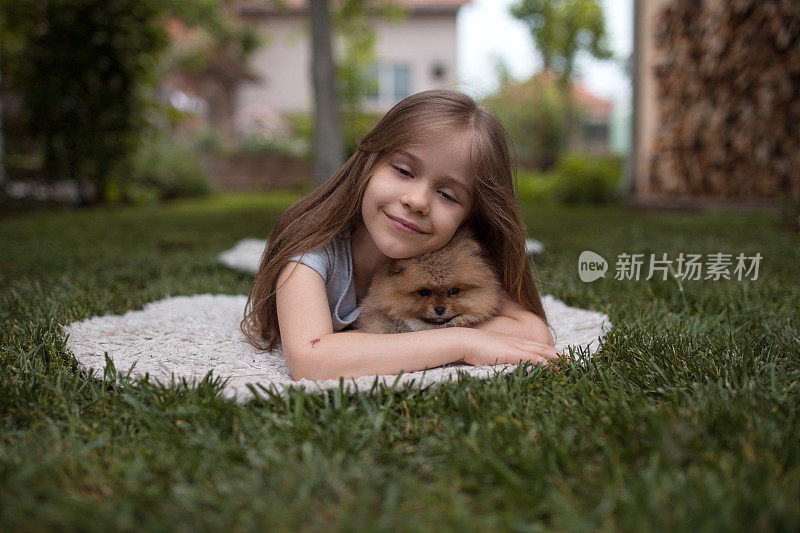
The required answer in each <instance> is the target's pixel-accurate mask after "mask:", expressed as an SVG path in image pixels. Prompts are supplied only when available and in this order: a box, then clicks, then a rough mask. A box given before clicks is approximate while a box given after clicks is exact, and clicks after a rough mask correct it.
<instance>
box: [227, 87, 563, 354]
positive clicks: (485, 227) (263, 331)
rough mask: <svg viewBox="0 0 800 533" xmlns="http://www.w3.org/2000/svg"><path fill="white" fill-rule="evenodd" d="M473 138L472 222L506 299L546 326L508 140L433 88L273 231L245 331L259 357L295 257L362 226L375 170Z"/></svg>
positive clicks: (466, 105) (274, 333) (392, 114)
mask: <svg viewBox="0 0 800 533" xmlns="http://www.w3.org/2000/svg"><path fill="white" fill-rule="evenodd" d="M456 131H466V132H469V133H471V137H472V146H471V147H470V163H471V165H470V167H471V168H472V170H473V178H474V182H475V188H474V205H473V211H472V214H471V215H470V217H469V219H468V222H467V223H469V224H470V225H471V227H472V230H473V231H474V233H475V236H476V238H477V239H478V240H479V241H481V243H482V245H483V246H484V248H485V250H486V252H487V253H488V254H489V257H490V259H491V260H492V262H493V263H494V266H495V268H496V269H497V272H498V273H499V275H500V281H501V283H502V285H503V287H504V288H505V290H506V291H508V294H509V295H511V297H512V298H513V299H514V300H515V301H517V302H518V303H519V304H520V305H522V306H523V307H525V308H526V309H528V310H529V311H531V312H532V313H534V314H536V315H537V316H539V317H540V318H541V319H542V320H544V321H545V323H546V324H547V325H548V327H549V323H548V322H547V317H546V316H545V312H544V307H543V306H542V301H541V299H540V297H539V292H538V291H537V289H536V284H535V282H534V279H533V275H532V273H531V265H530V264H529V263H528V258H527V255H526V254H525V229H524V227H523V224H522V219H521V218H520V216H519V210H518V209H517V201H516V188H517V186H516V160H515V157H514V155H513V152H512V151H511V150H510V148H509V146H510V143H509V139H508V133H507V132H506V130H505V128H504V127H503V125H502V124H501V123H500V121H499V120H498V119H497V117H495V116H494V115H493V114H492V113H491V112H490V111H488V110H486V109H484V108H482V107H479V106H478V105H477V104H476V103H475V101H474V100H473V99H472V98H470V97H469V96H467V95H466V94H463V93H461V92H458V91H452V90H446V89H435V90H430V91H423V92H420V93H417V94H414V95H411V96H409V97H408V98H405V99H404V100H401V101H400V102H398V103H397V104H395V106H394V107H392V108H391V109H390V110H389V111H388V112H387V113H386V115H384V116H383V118H381V119H380V121H378V123H377V124H376V125H375V127H374V128H373V129H372V131H370V132H369V133H368V134H366V135H365V136H364V137H363V138H362V139H361V141H360V142H359V143H358V149H357V150H356V152H355V153H354V154H353V155H352V157H350V159H348V160H347V162H346V163H345V164H344V165H343V166H342V168H340V169H339V171H338V172H336V174H334V175H333V177H331V178H330V179H329V180H328V181H326V182H325V183H323V184H322V185H320V186H319V187H317V188H316V189H314V190H313V191H312V192H311V194H309V195H308V196H306V197H305V198H303V199H301V200H299V201H298V202H296V203H295V204H294V205H292V206H291V207H290V208H289V209H287V210H286V212H285V213H284V214H283V215H282V216H281V217H280V219H279V220H278V222H277V224H275V227H274V228H273V229H272V232H271V233H270V235H269V241H268V245H267V248H266V250H264V254H263V255H262V257H261V265H260V267H259V269H258V274H257V275H256V279H255V282H254V283H253V288H252V290H251V291H250V296H249V297H248V299H247V305H246V306H245V311H244V319H243V320H242V323H241V329H242V332H243V333H244V334H245V336H246V337H247V339H248V341H249V342H250V344H252V345H253V346H254V347H255V348H257V349H260V350H273V349H275V348H276V347H277V345H278V343H279V342H280V329H279V327H278V311H277V306H276V298H275V293H276V287H275V286H276V284H277V280H278V276H279V274H280V272H281V270H282V268H283V267H284V266H285V265H286V264H287V262H288V261H289V259H290V258H292V257H294V256H295V255H298V254H302V253H304V252H308V251H310V250H314V249H316V248H318V247H320V246H322V245H324V244H325V243H327V242H328V241H330V240H331V239H332V238H333V237H334V236H335V235H336V234H337V233H339V232H340V231H342V230H343V229H344V228H345V227H347V228H348V229H349V230H350V231H351V232H352V231H354V230H355V229H356V227H358V224H359V223H360V222H361V202H362V199H363V197H364V189H365V188H366V186H367V182H368V181H369V179H370V177H372V174H373V173H374V171H375V169H376V168H377V167H378V166H380V165H381V164H382V163H384V162H385V161H386V159H387V158H388V157H389V156H390V155H391V154H392V153H394V152H395V151H396V150H399V149H401V148H404V147H406V146H409V145H411V144H418V143H421V142H424V141H425V139H426V138H430V137H431V136H433V135H442V134H447V133H448V132H451V133H452V132H456Z"/></svg>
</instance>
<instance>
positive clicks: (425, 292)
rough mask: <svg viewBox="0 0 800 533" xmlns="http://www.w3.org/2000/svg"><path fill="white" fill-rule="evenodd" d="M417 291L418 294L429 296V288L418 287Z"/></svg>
mask: <svg viewBox="0 0 800 533" xmlns="http://www.w3.org/2000/svg"><path fill="white" fill-rule="evenodd" d="M417 292H419V295H420V296H430V295H431V290H430V289H420V290H419V291H417Z"/></svg>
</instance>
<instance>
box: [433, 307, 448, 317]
mask: <svg viewBox="0 0 800 533" xmlns="http://www.w3.org/2000/svg"><path fill="white" fill-rule="evenodd" d="M433 310H434V311H436V314H437V315H443V314H444V312H445V311H446V309H445V308H444V307H442V306H439V307H434V308H433Z"/></svg>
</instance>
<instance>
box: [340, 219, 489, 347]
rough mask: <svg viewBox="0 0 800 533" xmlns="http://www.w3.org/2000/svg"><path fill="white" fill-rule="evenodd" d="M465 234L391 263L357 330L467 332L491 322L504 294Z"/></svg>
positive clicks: (379, 276) (373, 288)
mask: <svg viewBox="0 0 800 533" xmlns="http://www.w3.org/2000/svg"><path fill="white" fill-rule="evenodd" d="M482 252H483V251H482V249H481V246H480V244H479V243H478V241H477V240H475V238H474V235H473V234H472V232H471V231H470V230H469V229H468V228H466V227H465V228H462V229H460V230H458V231H457V232H456V234H455V235H453V238H452V239H451V240H450V242H449V243H447V245H445V246H444V247H442V248H441V249H439V250H435V251H433V252H428V253H425V254H422V255H419V256H417V257H411V258H407V259H395V260H394V261H393V262H392V263H391V265H390V266H389V268H387V269H386V270H384V271H380V272H378V273H376V274H375V275H374V276H373V278H372V281H371V283H370V287H369V292H368V293H367V296H366V298H364V301H363V302H362V304H361V311H360V312H359V315H358V319H357V320H356V323H355V327H356V329H358V330H359V331H363V332H365V333H404V332H408V331H420V330H424V329H434V328H446V327H455V326H471V325H474V324H477V323H479V322H483V321H484V320H486V319H488V318H491V317H493V316H495V315H496V314H497V312H498V310H499V307H500V301H501V300H502V295H503V288H502V285H501V284H500V281H499V280H498V279H497V274H496V272H495V271H494V269H493V268H492V267H491V265H490V263H489V261H488V260H487V259H486V258H485V257H484V255H483V253H482Z"/></svg>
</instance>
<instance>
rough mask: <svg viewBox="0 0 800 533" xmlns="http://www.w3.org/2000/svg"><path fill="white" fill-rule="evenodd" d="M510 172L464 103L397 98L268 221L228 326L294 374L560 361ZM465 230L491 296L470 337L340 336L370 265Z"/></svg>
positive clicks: (479, 116) (490, 118) (476, 112)
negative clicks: (499, 291) (482, 263)
mask: <svg viewBox="0 0 800 533" xmlns="http://www.w3.org/2000/svg"><path fill="white" fill-rule="evenodd" d="M513 166H514V161H513V160H512V158H511V154H510V151H509V143H508V137H507V134H506V131H505V129H504V128H503V126H502V124H501V123H500V121H499V120H498V119H497V118H496V117H495V116H494V115H492V114H491V113H490V112H489V111H487V110H485V109H483V108H481V107H478V106H477V105H476V103H475V102H474V101H473V100H472V98H470V97H469V96H467V95H465V94H462V93H460V92H457V91H449V90H432V91H425V92H421V93H417V94H414V95H412V96H409V97H408V98H406V99H404V100H402V101H401V102H399V103H397V104H396V105H395V106H394V107H392V109H390V110H389V112H388V113H386V115H385V116H384V117H383V118H382V119H381V120H380V121H379V122H378V124H377V125H376V126H375V127H374V128H373V130H372V131H371V132H369V133H368V134H367V135H365V136H364V138H363V139H361V141H360V142H359V144H358V150H357V151H356V153H355V154H353V156H352V157H351V158H350V159H349V160H348V161H347V162H346V163H345V164H344V165H343V166H342V168H340V169H339V171H338V172H337V173H336V174H335V175H334V176H333V177H332V178H330V179H329V180H328V181H327V182H326V183H324V184H323V185H321V186H319V187H318V188H317V189H315V190H314V191H313V192H312V193H311V194H310V195H309V196H307V197H305V198H303V199H302V200H300V201H298V202H297V203H295V204H294V205H292V206H291V207H290V208H289V209H287V210H286V212H285V213H284V214H283V216H281V218H280V220H278V222H277V224H276V225H275V227H274V228H273V230H272V233H271V234H270V236H269V245H268V246H267V249H266V250H265V252H264V256H263V257H262V260H261V266H260V268H259V272H258V275H257V276H256V279H255V283H254V285H253V289H252V291H251V292H250V296H249V298H248V300H247V306H246V308H245V317H244V320H243V321H242V324H241V328H242V331H243V332H244V334H245V335H246V336H247V338H248V339H249V341H250V343H251V344H252V345H253V346H255V347H256V348H258V349H265V350H272V349H274V348H276V347H277V346H278V344H279V343H280V345H281V346H282V348H283V353H284V356H285V357H286V363H287V365H288V367H289V371H290V372H291V374H292V377H293V378H294V379H301V378H308V379H330V378H339V377H340V376H341V377H345V378H350V377H357V376H364V375H375V374H397V373H398V372H400V371H401V370H405V371H406V372H411V371H415V370H422V369H425V368H432V367H436V366H440V365H443V364H446V363H451V362H454V361H460V360H463V361H464V362H465V363H468V364H472V365H486V364H497V363H517V362H519V361H532V362H534V363H543V364H547V361H548V360H549V359H552V358H555V357H558V356H560V355H561V354H560V353H559V352H558V351H557V350H556V349H555V348H554V347H553V346H554V343H553V338H552V336H551V335H550V331H549V324H548V323H547V318H546V317H545V313H544V308H543V307H542V303H541V300H540V298H539V293H538V291H537V290H536V285H535V283H534V280H533V276H532V274H531V271H530V268H529V265H528V261H527V257H526V255H525V242H524V241H525V234H524V229H523V226H522V221H521V219H520V216H519V212H518V210H517V203H516V199H515V196H514V178H513V171H514V169H513V168H512V167H513ZM465 224H468V225H470V226H471V228H472V229H473V231H474V234H475V236H476V238H478V239H479V240H480V241H481V242H482V244H483V246H484V247H485V248H486V250H487V251H488V253H489V255H490V256H491V260H492V262H493V264H494V266H495V268H496V269H497V272H498V273H499V276H500V280H501V282H502V284H503V287H504V289H505V297H504V299H503V303H502V305H501V308H500V313H499V315H498V316H497V317H495V318H492V319H490V320H487V321H486V322H483V323H481V324H480V325H478V326H477V327H475V328H463V327H451V328H442V329H432V330H425V331H415V332H410V333H398V334H383V335H382V334H370V333H363V332H359V331H358V330H351V329H352V328H348V326H350V325H351V324H352V323H353V322H354V321H355V320H356V318H357V317H358V311H359V309H358V304H359V303H360V302H361V300H362V299H363V297H364V296H365V294H366V292H367V289H368V287H369V282H370V278H371V277H372V275H373V274H374V273H375V272H376V271H377V270H378V269H380V268H385V267H387V266H388V264H389V262H390V261H391V260H392V259H398V258H405V257H414V256H417V255H419V254H422V253H425V252H429V251H432V250H438V249H439V248H441V247H442V246H444V245H445V244H447V243H448V242H449V240H450V238H451V237H452V236H453V234H454V233H455V232H456V230H457V229H458V228H459V227H461V226H462V225H465ZM349 329H350V330H349ZM264 341H265V342H264Z"/></svg>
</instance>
